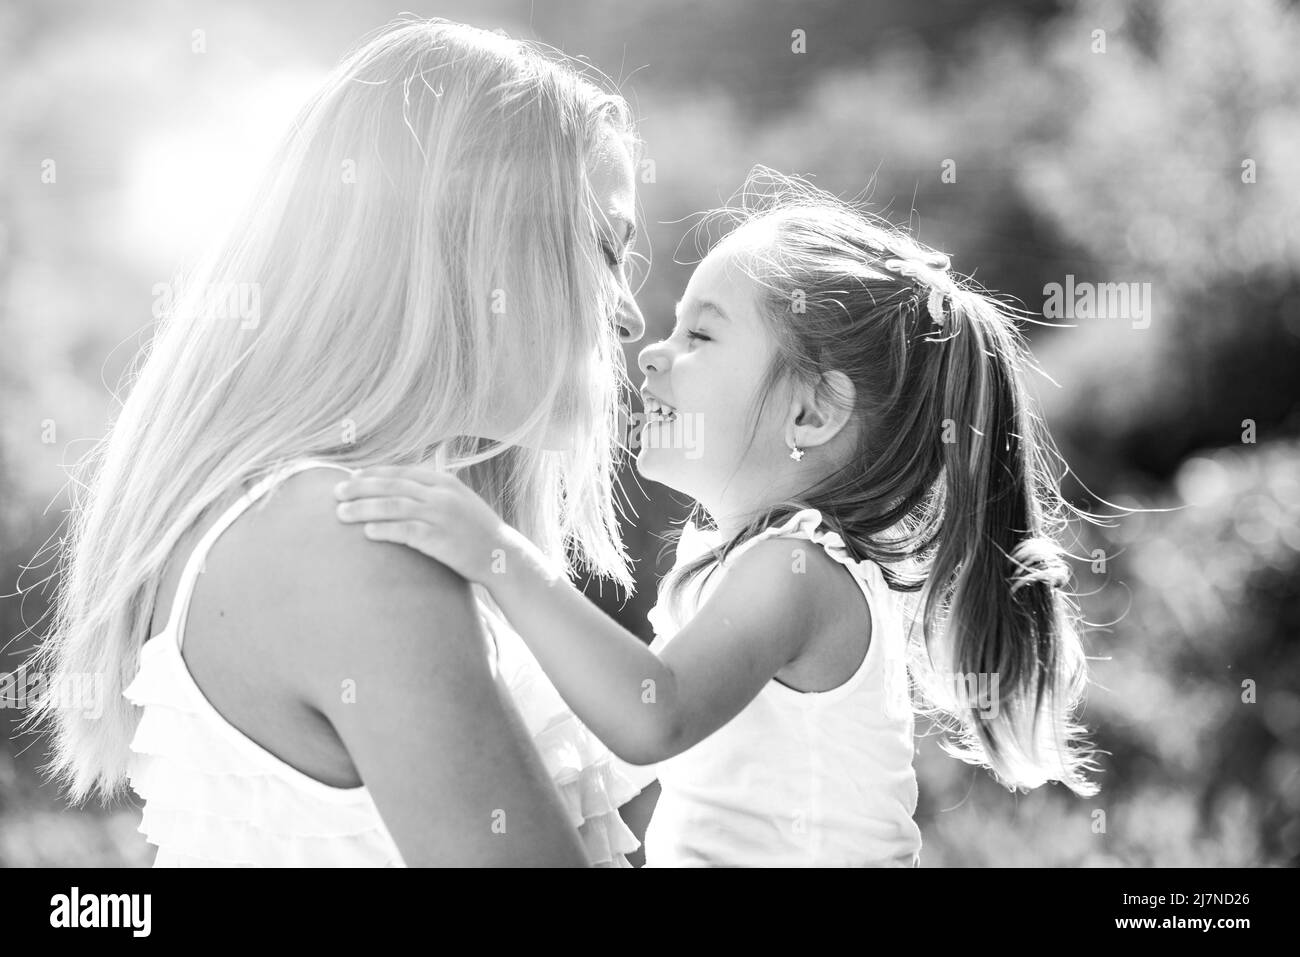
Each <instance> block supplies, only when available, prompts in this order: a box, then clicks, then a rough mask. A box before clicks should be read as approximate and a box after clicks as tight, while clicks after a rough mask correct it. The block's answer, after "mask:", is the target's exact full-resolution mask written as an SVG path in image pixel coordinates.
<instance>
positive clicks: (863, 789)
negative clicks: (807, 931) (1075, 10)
mask: <svg viewBox="0 0 1300 957" xmlns="http://www.w3.org/2000/svg"><path fill="white" fill-rule="evenodd" d="M772 538H783V539H787V540H789V541H790V546H791V557H792V560H793V561H798V562H804V561H806V560H807V556H806V554H800V553H801V552H802V551H803V550H804V549H805V548H807V547H809V546H811V547H813V548H820V549H821V550H823V551H824V552H825V553H826V554H827V555H829V556H830V557H831V558H832V559H833V560H834V561H836V562H837V563H839V564H840V565H842V566H844V568H845V569H846V570H847V571H848V572H849V574H850V575H851V576H852V577H853V580H854V582H856V583H857V585H858V588H859V589H860V590H861V592H862V595H863V597H864V598H865V600H866V604H867V608H866V609H863V613H864V615H870V619H871V639H870V643H869V645H868V646H867V652H866V654H865V656H864V657H863V659H862V662H861V664H860V665H859V666H858V668H857V670H856V671H855V672H854V674H853V675H852V676H851V677H850V678H849V679H848V680H847V681H845V682H844V683H843V684H841V685H840V686H839V687H837V688H833V689H831V690H829V691H820V692H818V691H814V692H804V691H797V690H795V689H793V688H790V687H788V686H787V685H784V684H782V683H781V682H779V681H776V680H773V681H769V682H768V683H767V684H766V685H765V686H764V687H763V690H762V691H760V692H759V693H758V695H757V697H755V698H754V700H753V701H751V702H750V703H749V704H748V705H746V706H745V708H744V709H743V710H742V711H741V712H740V714H738V715H736V717H734V718H733V719H732V720H731V721H729V722H727V723H726V724H725V725H723V726H722V727H721V728H719V729H718V730H717V731H715V732H713V734H711V735H709V736H708V737H707V738H705V739H704V740H703V741H700V742H699V743H697V744H696V745H694V746H693V747H690V748H688V749H687V750H685V751H683V752H682V753H681V754H678V755H676V756H674V757H671V758H669V759H667V760H666V761H662V762H660V763H659V764H658V765H657V766H656V769H657V771H658V775H659V784H660V788H661V791H660V795H659V803H658V804H657V805H656V807H655V811H654V816H653V817H652V818H651V819H650V826H649V827H648V828H647V829H646V837H645V845H646V866H647V867H718V866H728V867H915V866H917V865H918V864H919V861H920V851H921V832H920V829H919V828H918V827H917V825H916V822H915V820H914V819H913V815H914V814H915V813H916V804H917V796H918V795H917V781H916V772H915V770H914V769H913V765H912V759H913V755H914V751H915V744H914V741H913V733H914V719H913V712H912V707H911V702H910V700H909V694H908V678H907V666H906V644H905V632H904V621H905V603H904V600H903V598H902V597H901V596H900V595H899V594H897V593H896V592H893V591H891V590H890V589H889V586H888V584H887V583H886V582H885V578H884V575H883V574H882V572H881V570H880V568H879V566H877V565H876V564H875V563H873V562H870V561H855V560H854V559H853V558H852V557H851V556H850V555H849V552H848V549H847V548H846V547H845V545H844V541H843V540H842V539H841V538H840V536H839V535H838V534H836V533H835V532H833V531H831V530H830V529H829V528H827V527H826V525H825V523H824V522H823V521H822V515H821V513H820V512H819V511H818V510H817V509H815V508H807V509H803V510H801V511H799V512H797V513H795V514H794V515H792V516H790V517H789V518H788V519H787V520H786V521H785V522H783V523H781V524H779V525H774V526H772V527H771V528H767V529H765V530H764V531H762V532H760V533H759V534H758V535H756V536H754V537H753V538H751V539H750V540H749V541H747V542H745V543H743V544H742V545H740V546H739V547H738V548H736V549H735V550H734V551H733V552H732V553H731V554H730V555H728V556H727V561H726V562H725V563H724V566H723V569H722V570H720V571H719V573H718V574H715V575H714V576H713V578H712V579H710V580H709V582H707V583H706V585H705V586H704V588H703V591H702V593H701V594H697V595H695V596H694V598H695V601H694V602H693V603H692V604H693V606H694V607H695V608H698V607H701V606H702V605H703V604H704V602H705V601H706V600H707V599H708V596H709V595H710V594H711V593H712V591H713V590H714V589H715V588H716V587H717V584H718V582H719V581H720V580H721V576H722V574H725V570H726V568H728V567H730V566H731V565H732V564H733V563H734V562H735V561H736V559H737V558H739V557H740V555H742V554H743V553H744V552H745V551H747V550H748V549H750V548H752V547H754V546H755V545H757V544H758V543H759V542H761V541H765V540H767V539H772ZM719 543H720V542H719V540H718V538H717V535H716V534H715V533H712V532H709V531H703V530H698V529H696V528H695V527H694V526H692V525H688V526H686V528H685V529H684V530H683V535H682V538H681V541H680V542H679V544H678V548H677V564H678V565H680V564H682V563H683V562H686V561H688V560H690V559H691V558H693V557H695V556H697V555H701V554H703V553H704V552H705V551H706V550H708V549H709V548H710V547H712V546H716V545H717V544H719ZM649 617H650V623H651V624H652V625H653V626H654V630H655V636H656V637H655V640H654V643H653V644H652V645H651V646H650V647H651V649H652V650H654V651H660V650H661V649H663V648H664V647H665V646H666V645H667V644H668V643H669V642H671V641H672V640H673V638H674V637H675V636H676V635H677V633H678V632H679V631H680V629H681V626H682V624H684V622H683V621H678V620H676V619H675V618H674V616H673V614H672V613H671V611H670V609H669V608H667V607H665V606H664V605H663V604H659V605H656V606H655V607H654V608H653V609H652V610H651V612H650V615H649Z"/></svg>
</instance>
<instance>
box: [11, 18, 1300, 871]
mask: <svg viewBox="0 0 1300 957" xmlns="http://www.w3.org/2000/svg"><path fill="white" fill-rule="evenodd" d="M404 11H410V12H413V13H415V14H418V15H420V16H442V17H447V18H450V19H456V20H463V21H465V22H469V23H472V24H474V25H476V26H481V27H485V28H488V29H495V28H501V29H504V30H505V31H507V32H508V33H510V34H511V35H513V36H523V37H530V38H535V39H540V40H543V41H545V42H547V43H550V44H552V45H554V46H556V47H559V48H561V49H563V50H564V51H565V52H566V53H568V54H571V55H574V56H580V57H586V58H589V59H590V61H591V62H592V63H593V64H595V65H596V66H598V67H600V68H601V69H602V70H603V71H604V72H605V73H606V74H608V75H609V76H610V77H611V78H612V79H613V80H614V81H616V82H617V83H618V84H619V85H620V86H621V88H622V89H623V90H624V92H625V93H626V95H627V96H628V98H629V99H630V100H631V102H632V103H633V105H634V108H635V110H636V112H637V114H638V117H639V120H640V129H641V134H642V137H643V139H644V141H645V156H646V158H647V159H648V160H652V161H653V167H649V166H643V167H642V174H643V175H642V177H641V178H642V182H641V183H640V202H641V206H642V212H643V216H644V220H645V222H644V233H645V237H646V239H645V240H644V241H643V242H642V245H641V247H640V248H641V251H642V252H645V253H647V255H648V256H649V260H650V262H649V265H648V268H647V269H646V270H643V272H644V276H643V278H642V282H641V294H640V296H641V303H642V306H643V309H644V312H645V314H646V316H647V318H648V321H649V322H650V326H651V334H652V335H655V334H656V333H663V332H664V331H665V330H666V329H667V327H668V325H669V324H670V318H669V317H670V315H671V311H672V304H673V302H674V301H675V299H676V297H677V295H678V294H679V292H680V290H681V289H682V288H683V287H684V285H685V282H686V279H687V277H688V275H689V271H690V262H691V261H692V260H693V259H694V258H695V256H694V252H693V249H692V248H691V247H689V246H688V247H683V248H681V249H679V248H678V247H679V244H680V241H681V239H682V236H683V235H684V233H685V232H686V228H687V227H688V226H689V225H690V222H691V216H692V214H694V213H697V212H699V211H701V210H703V209H707V208H709V207H711V206H714V205H716V204H717V203H719V202H720V201H722V200H724V199H726V198H727V197H729V196H730V195H731V194H732V193H733V192H734V191H735V190H736V188H737V187H738V186H739V185H740V183H741V181H742V179H743V178H744V175H745V173H746V172H747V170H748V169H749V168H750V167H751V166H752V165H754V164H756V163H763V164H766V165H768V166H772V167H775V168H777V169H781V170H785V171H789V172H796V173H802V174H806V175H809V176H811V177H813V178H815V181H816V182H818V183H819V184H820V185H822V186H824V187H825V188H827V189H830V190H832V191H834V192H837V193H841V194H845V195H865V196H866V197H867V198H868V199H869V200H870V202H871V203H872V204H873V206H874V208H875V209H876V210H877V211H879V212H882V213H885V214H886V215H889V216H891V217H892V218H894V219H895V220H896V221H899V222H904V223H910V224H911V225H912V226H913V228H915V229H916V230H917V231H918V232H919V235H920V237H921V238H922V239H923V240H924V241H926V242H928V243H930V244H932V245H934V246H937V247H939V248H941V249H944V250H946V251H948V252H949V253H950V254H951V255H952V257H953V259H954V265H955V268H957V269H958V270H960V271H963V272H966V273H971V272H973V273H974V274H975V276H976V278H977V279H979V280H980V281H981V282H983V283H984V284H985V285H986V286H988V287H989V288H991V289H994V290H997V291H999V292H1001V293H1003V294H1005V295H1007V296H1010V297H1014V298H1015V299H1016V300H1018V301H1019V302H1020V303H1022V304H1023V305H1024V307H1025V308H1026V309H1027V310H1028V311H1029V312H1030V313H1040V314H1041V312H1042V309H1043V304H1044V287H1045V286H1046V285H1047V284H1049V283H1054V282H1055V283H1063V282H1065V278H1066V276H1067V275H1070V276H1073V277H1075V281H1076V282H1091V283H1102V282H1112V281H1114V282H1129V283H1132V282H1138V283H1150V284H1151V286H1150V288H1151V290H1152V307H1153V308H1152V314H1151V322H1150V324H1149V326H1147V327H1146V328H1134V324H1133V323H1132V322H1129V321H1126V320H1123V319H1079V320H1076V321H1074V322H1063V323H1059V324H1058V325H1059V326H1061V327H1060V328H1044V327H1042V326H1037V325H1029V326H1027V327H1026V332H1027V335H1028V336H1029V338H1030V341H1031V343H1032V347H1033V349H1034V352H1035V354H1036V356H1037V358H1038V360H1039V362H1040V364H1041V365H1042V367H1043V369H1044V371H1045V372H1046V373H1047V374H1048V375H1049V376H1050V380H1049V379H1048V378H1044V379H1042V380H1041V381H1040V382H1039V383H1038V384H1037V385H1038V392H1039V394H1040V398H1041V402H1042V404H1043V407H1044V409H1045V413H1046V416H1047V418H1048V421H1049V424H1050V426H1051V428H1052V430H1053V432H1054V434H1055V436H1056V439H1057V441H1058V443H1059V445H1060V447H1061V450H1062V452H1063V454H1064V457H1065V460H1066V461H1067V462H1068V463H1069V465H1070V466H1071V468H1072V470H1073V471H1072V476H1071V478H1070V479H1069V482H1068V489H1069V492H1070V497H1071V499H1072V500H1073V501H1075V502H1076V503H1078V504H1081V505H1089V504H1091V505H1093V506H1096V504H1097V502H1098V500H1099V498H1100V499H1105V500H1108V501H1110V502H1113V503H1117V504H1119V505H1123V506H1128V507H1133V508H1142V509H1146V510H1148V511H1143V512H1138V513H1135V514H1134V515H1132V516H1130V517H1128V518H1126V519H1124V520H1123V521H1121V522H1119V523H1117V524H1116V525H1115V527H1113V528H1109V529H1097V528H1087V529H1082V530H1080V541H1079V542H1078V544H1077V545H1076V547H1075V549H1074V550H1075V552H1076V553H1077V554H1078V555H1079V556H1080V557H1081V558H1083V559H1085V560H1083V561H1080V562H1079V564H1078V566H1077V574H1078V579H1079V588H1080V590H1081V591H1082V592H1083V593H1084V597H1083V599H1082V604H1083V608H1084V610H1085V612H1086V613H1087V617H1088V619H1089V621H1090V622H1093V623H1094V627H1093V628H1092V629H1091V630H1090V632H1089V634H1088V639H1087V648H1088V650H1089V653H1090V654H1091V655H1092V656H1094V661H1093V665H1094V669H1093V676H1094V679H1095V684H1094V686H1093V688H1092V691H1091V694H1090V697H1089V701H1088V707H1087V712H1086V715H1085V720H1086V722H1087V723H1088V724H1089V725H1090V726H1091V727H1093V728H1094V730H1095V738H1096V743H1097V744H1098V745H1099V746H1100V747H1101V748H1102V749H1103V750H1104V751H1105V754H1103V755H1102V763H1103V766H1104V773H1103V774H1102V775H1101V777H1100V781H1101V784H1102V788H1103V789H1102V792H1101V794H1100V795H1099V796H1098V797H1097V798H1095V799H1089V800H1080V799H1077V798H1075V797H1073V796H1072V795H1070V794H1069V793H1068V792H1066V791H1064V790H1063V789H1061V788H1059V787H1055V788H1045V789H1040V790H1038V791H1036V792H1033V793H1031V794H1028V795H1015V794H1009V793H1008V792H1006V791H1004V790H1002V789H1000V788H998V787H997V786H996V785H995V784H994V782H993V781H992V780H991V779H990V778H989V777H988V776H987V775H985V774H984V773H982V772H980V771H978V770H975V769H973V768H970V767H968V766H966V765H964V764H961V763H959V762H956V761H954V760H952V759H950V758H948V757H946V756H945V755H943V754H942V753H941V752H939V750H938V749H937V747H936V743H935V740H934V738H933V736H932V735H926V736H923V737H922V738H921V740H920V741H919V754H918V769H919V773H920V777H921V804H920V807H919V809H918V820H919V823H920V825H921V828H922V833H923V838H924V842H925V844H924V849H923V852H922V863H923V865H925V866H942V865H989V864H1003V865H1083V866H1091V865H1127V866H1153V865H1154V866H1170V865H1196V866H1223V865H1293V864H1295V863H1296V861H1297V859H1298V857H1300V815H1298V814H1297V811H1298V810H1300V649H1298V647H1297V642H1296V635H1297V628H1298V626H1300V600H1298V599H1300V576H1298V575H1297V572H1298V571H1300V415H1298V414H1297V396H1298V395H1300V388H1298V387H1297V382H1296V372H1297V369H1298V368H1300V362H1298V361H1297V360H1298V359H1300V189H1297V179H1296V177H1297V173H1296V168H1297V162H1296V161H1297V157H1300V59H1297V57H1296V55H1295V51H1296V50H1297V49H1300V12H1298V11H1297V8H1296V6H1295V4H1293V3H1283V2H1277V0H1210V2H1201V3H1195V4H1193V3H1180V2H1175V0H1152V2H1144V3H1141V4H1129V3H1118V2H1116V3H1108V2H1091V0H1087V2H1078V3H1074V2H1042V0H991V2H985V3H980V4H970V3H964V2H960V0H930V2H926V3H915V2H907V0H878V2H874V3H870V4H864V3H858V2H854V0H842V2H831V0H822V2H808V3H801V4H794V3H782V2H776V0H750V2H741V0H711V2H709V3H707V4H705V3H698V2H692V0H659V2H656V3H653V4H650V3H643V4H609V3H597V2H595V0H559V2H555V0H536V2H531V3H530V2H527V0H523V2H494V0H476V2H445V3H417V2H415V0H406V5H404V6H394V5H391V4H389V3H384V2H378V0H347V2H343V0H310V2H307V0H277V2H261V0H258V2H254V0H223V2H220V3H217V2H190V0H185V2H170V0H141V2H134V3H129V4H127V3H122V4H116V3H115V4H101V3H94V2H91V0H39V2H38V0H18V2H13V0H10V2H6V3H5V4H4V5H3V6H0V592H2V593H3V594H4V596H5V597H4V598H3V600H0V646H3V648H4V652H3V653H2V654H0V673H3V672H5V671H9V670H12V669H13V668H15V667H16V666H17V664H18V663H19V661H20V660H21V658H22V657H23V656H24V655H25V654H26V652H27V651H29V650H30V646H31V640H32V636H31V635H30V634H28V633H25V629H26V628H27V627H28V626H30V625H35V624H38V623H39V621H40V620H41V616H42V614H43V612H44V610H45V603H46V601H47V599H48V594H49V590H48V589H49V586H48V585H47V586H45V587H44V588H42V587H33V586H39V585H40V583H41V581H42V580H43V579H45V578H46V577H47V576H48V574H49V571H50V569H49V567H48V566H46V567H44V568H33V569H30V570H28V571H26V572H23V571H22V570H23V566H24V565H28V564H30V563H31V561H32V558H33V556H34V555H36V554H37V552H38V551H39V550H40V548H41V546H42V544H43V543H45V542H46V541H47V540H48V539H49V538H50V536H52V535H57V532H58V527H59V523H60V521H61V519H62V510H63V508H64V507H65V505H66V500H65V498H64V496H63V494H62V492H61V489H62V487H63V483H64V481H65V472H64V467H65V466H67V465H68V464H70V463H71V462H73V461H74V460H75V459H76V458H77V457H79V456H80V455H81V454H83V453H84V452H85V451H86V450H87V449H88V448H89V446H90V443H91V442H92V441H93V440H94V439H96V438H97V437H98V436H99V435H100V434H102V431H103V429H104V426H105V423H106V420H107V417H108V415H109V413H110V409H111V404H110V388H111V387H112V386H114V385H115V384H116V383H117V381H118V377H119V376H120V375H121V373H122V370H123V368H124V367H125V365H126V363H127V361H128V360H129V357H130V355H131V354H132V353H133V352H134V350H135V349H136V348H137V347H138V346H139V345H140V343H141V342H143V341H145V339H147V336H148V332H149V324H150V323H151V321H152V318H153V317H152V314H151V307H152V304H153V301H154V296H155V293H154V287H155V285H156V284H158V283H165V282H167V281H169V280H170V279H171V277H172V275H173V273H174V272H175V271H176V270H177V269H178V267H179V265H180V264H181V263H182V261H183V260H184V259H185V257H187V256H189V255H191V254H192V253H194V252H196V251H197V250H198V248H199V247H200V246H201V245H202V243H203V242H204V240H205V237H208V236H210V235H211V234H212V232H213V230H214V227H215V225H216V224H217V223H218V222H219V221H220V217H221V215H222V214H223V212H224V211H225V210H226V209H228V208H229V207H230V206H231V205H232V202H233V200H234V198H236V197H238V196H240V195H242V194H243V193H244V192H245V191H246V190H247V189H248V188H249V187H250V185H251V183H252V182H253V180H254V179H255V177H256V174H257V170H258V165H259V163H260V162H261V161H262V160H263V159H264V157H265V155H266V154H267V153H268V152H269V150H270V147H271V145H272V144H273V142H274V140H275V138H276V136H277V135H278V134H279V132H280V131H281V130H282V129H283V128H284V126H285V124H286V122H287V120H288V119H289V118H290V117H291V116H292V114H293V113H294V111H295V110H296V108H297V106H298V105H299V104H300V103H301V102H302V101H303V99H304V98H305V96H306V95H307V93H308V92H309V91H310V90H311V89H312V88H313V87H314V85H315V84H316V83H317V82H318V81H319V80H320V78H321V77H322V76H323V74H324V73H325V72H326V71H327V70H328V69H329V68H330V67H331V66H332V65H333V63H334V62H336V61H337V60H338V59H339V58H340V57H341V56H342V54H343V53H344V52H345V51H346V50H347V49H348V48H349V47H351V46H352V45H353V44H354V43H355V42H356V41H357V40H358V39H359V38H360V37H361V36H362V35H364V34H365V33H367V32H368V31H370V30H373V29H374V28H376V27H379V26H381V25H382V24H384V23H386V22H387V21H389V20H390V19H392V18H393V17H395V16H397V15H398V14H399V13H402V12H404ZM796 30H802V31H804V34H803V36H804V38H805V42H806V49H805V51H804V52H796V51H795V49H794V46H795V39H794V31H796ZM195 31H202V33H201V34H196V32H195ZM1098 31H1101V32H1100V33H1099V32H1098ZM200 46H201V47H202V50H198V49H197V47H200ZM47 160H54V161H55V164H56V165H55V169H56V179H55V181H54V182H52V183H51V182H43V181H42V172H43V170H44V169H46V168H47V167H46V166H45V163H46V161H47ZM945 169H947V170H948V171H949V176H947V177H946V179H948V180H953V181H945V177H944V175H943V174H944V171H945ZM954 172H955V180H954V177H953V176H952V175H951V174H952V173H954ZM651 173H652V175H651ZM629 358H631V359H634V354H633V353H629ZM51 424H53V427H54V429H53V432H51V429H50V425H51ZM625 484H626V487H627V489H628V494H629V498H630V499H631V502H632V505H633V506H634V508H635V509H636V511H637V513H638V518H637V520H636V527H635V528H629V529H628V541H629V544H630V547H631V550H632V552H633V554H634V555H636V556H637V557H638V558H639V565H638V577H639V581H640V589H639V591H638V594H637V595H636V596H635V597H633V598H631V599H630V600H626V601H624V600H621V599H616V598H615V597H614V596H611V595H608V594H607V595H606V596H604V597H603V598H602V599H601V600H602V601H603V602H604V603H605V604H606V605H607V607H609V608H610V609H611V610H612V611H614V612H615V613H616V614H618V615H619V616H620V617H621V618H622V620H624V621H625V622H626V623H627V624H628V626H629V627H631V628H633V629H634V630H636V631H638V632H639V633H641V634H643V635H644V634H646V633H647V625H646V623H645V612H646V610H647V609H648V607H649V604H650V602H651V601H652V596H653V591H654V582H655V578H656V574H657V573H662V572H663V571H665V570H666V568H667V564H666V559H664V558H662V557H660V552H661V550H662V548H663V543H662V541H661V539H660V537H659V536H660V535H661V533H662V532H664V531H665V530H666V529H668V528H669V527H670V526H671V525H672V524H673V523H674V522H677V521H679V520H680V519H681V518H682V517H683V515H684V508H683V503H682V502H681V501H679V500H677V499H675V498H674V497H673V496H672V495H671V494H669V493H667V492H665V491H664V490H662V489H659V488H658V487H656V486H653V485H651V484H649V483H644V489H643V490H642V489H641V488H639V487H638V483H636V482H634V481H632V480H631V479H629V480H628V481H627V482H626V483H625ZM1089 490H1090V491H1089ZM1097 550H1101V552H1100V553H1101V554H1104V555H1105V556H1106V560H1105V562H1104V563H1102V562H1097V561H1095V560H1093V556H1095V555H1096V554H1098V552H1097ZM20 573H21V574H22V583H21V584H22V585H23V586H24V587H26V588H27V589H29V590H28V591H27V592H26V593H25V595H22V596H20V595H19V594H18V593H17V592H18V589H19V579H20ZM17 717H18V715H17V714H15V713H14V711H13V710H12V709H9V710H0V865H10V866H16V865H54V864H59V865H83V864H84V865H143V864H147V863H149V861H150V860H151V856H152V849H151V848H149V847H148V845H146V844H145V843H144V841H143V839H142V837H141V836H140V835H139V834H137V833H136V831H135V826H136V824H137V823H138V811H137V810H135V809H133V808H132V807H131V806H130V805H125V804H124V805H121V806H118V807H113V808H108V809H100V808H97V807H96V808H88V809H77V810H69V809H67V808H66V807H65V806H64V805H63V804H62V803H61V801H60V800H59V796H58V795H57V794H55V793H53V792H52V790H51V788H50V787H49V786H47V785H43V783H42V781H41V779H40V777H39V775H38V774H37V773H36V770H35V768H36V766H37V765H38V764H39V763H40V761H41V759H42V753H41V749H40V744H39V742H36V741H33V740H31V739H22V740H14V739H13V738H12V737H11V734H10V732H11V731H12V728H13V725H14V723H15V721H16V718H17Z"/></svg>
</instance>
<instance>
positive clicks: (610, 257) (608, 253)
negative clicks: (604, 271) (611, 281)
mask: <svg viewBox="0 0 1300 957" xmlns="http://www.w3.org/2000/svg"><path fill="white" fill-rule="evenodd" d="M600 249H601V252H603V253H604V254H605V260H606V262H608V263H609V264H610V265H611V266H613V267H614V268H615V269H617V268H618V267H619V266H621V265H623V260H622V259H620V258H619V257H618V256H616V255H614V250H613V249H611V248H610V247H609V244H608V243H601V244H600Z"/></svg>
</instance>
